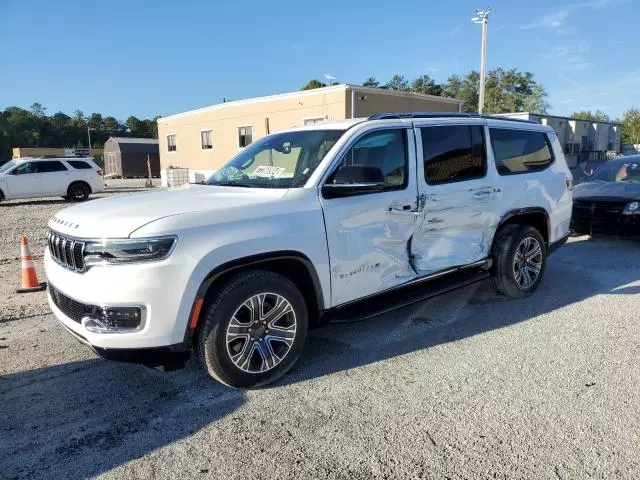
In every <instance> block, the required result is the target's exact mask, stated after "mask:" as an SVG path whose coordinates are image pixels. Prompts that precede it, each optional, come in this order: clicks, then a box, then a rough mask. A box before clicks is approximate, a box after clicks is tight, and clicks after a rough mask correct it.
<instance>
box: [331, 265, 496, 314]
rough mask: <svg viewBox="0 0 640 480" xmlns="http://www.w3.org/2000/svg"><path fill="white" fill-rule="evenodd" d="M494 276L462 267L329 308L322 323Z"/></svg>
mask: <svg viewBox="0 0 640 480" xmlns="http://www.w3.org/2000/svg"><path fill="white" fill-rule="evenodd" d="M490 276H491V273H489V272H488V271H486V270H482V269H477V270H475V271H458V272H456V273H452V274H449V275H446V276H441V277H438V278H434V279H433V280H426V281H424V282H421V283H415V284H411V285H410V286H407V287H404V288H401V289H397V290H393V291H390V292H387V293H382V294H380V295H376V296H375V297H369V298H368V299H365V300H361V301H358V302H354V303H350V304H349V305H346V306H344V307H336V308H333V309H331V310H327V311H325V312H324V314H323V319H322V323H326V322H328V323H351V322H359V321H361V320H366V319H368V318H372V317H376V316H378V315H382V314H383V313H387V312H390V311H393V310H397V309H398V308H402V307H406V306H408V305H413V304H414V303H418V302H423V301H425V300H428V299H430V298H433V297H437V296H438V295H442V294H444V293H448V292H451V291H452V290H457V289H458V288H461V287H465V286H467V285H472V284H474V283H477V282H481V281H483V280H486V279H487V278H489V277H490Z"/></svg>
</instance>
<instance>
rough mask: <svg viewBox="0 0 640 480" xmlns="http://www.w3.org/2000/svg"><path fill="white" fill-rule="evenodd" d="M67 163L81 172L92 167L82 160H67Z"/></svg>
mask: <svg viewBox="0 0 640 480" xmlns="http://www.w3.org/2000/svg"><path fill="white" fill-rule="evenodd" d="M67 162H68V163H69V165H71V166H72V167H73V168H78V169H80V170H86V169H89V168H91V165H89V164H88V163H87V162H83V161H81V160H67Z"/></svg>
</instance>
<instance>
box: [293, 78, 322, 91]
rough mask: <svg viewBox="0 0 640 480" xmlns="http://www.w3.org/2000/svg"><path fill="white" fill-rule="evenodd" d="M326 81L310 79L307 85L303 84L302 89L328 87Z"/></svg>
mask: <svg viewBox="0 0 640 480" xmlns="http://www.w3.org/2000/svg"><path fill="white" fill-rule="evenodd" d="M326 86H327V84H326V83H322V82H321V81H320V80H316V79H315V78H314V79H313V80H309V81H308V82H307V84H306V85H305V86H303V87H302V88H301V89H300V90H313V89H314V88H322V87H326Z"/></svg>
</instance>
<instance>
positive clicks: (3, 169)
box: [0, 160, 18, 173]
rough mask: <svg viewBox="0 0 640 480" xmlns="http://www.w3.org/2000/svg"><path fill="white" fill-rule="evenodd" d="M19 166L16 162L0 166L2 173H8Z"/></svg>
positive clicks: (11, 161) (12, 161) (10, 161)
mask: <svg viewBox="0 0 640 480" xmlns="http://www.w3.org/2000/svg"><path fill="white" fill-rule="evenodd" d="M17 164H18V162H16V161H15V160H9V161H8V162H7V163H5V164H4V165H0V173H4V172H6V171H7V170H9V169H11V168H13V167H15V166H16V165H17Z"/></svg>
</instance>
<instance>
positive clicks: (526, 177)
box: [488, 125, 573, 243]
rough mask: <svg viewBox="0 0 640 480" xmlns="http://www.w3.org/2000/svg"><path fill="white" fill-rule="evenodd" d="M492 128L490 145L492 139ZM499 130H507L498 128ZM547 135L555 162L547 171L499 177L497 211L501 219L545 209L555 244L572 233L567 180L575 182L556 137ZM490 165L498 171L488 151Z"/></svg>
mask: <svg viewBox="0 0 640 480" xmlns="http://www.w3.org/2000/svg"><path fill="white" fill-rule="evenodd" d="M491 126H492V125H489V127H490V128H489V133H488V138H489V145H491V143H490V136H491V133H490V132H491ZM496 128H506V127H505V126H504V125H496ZM536 130H537V131H544V133H546V134H547V136H548V138H549V142H550V143H551V147H552V150H553V155H554V161H553V163H552V164H551V165H550V166H549V167H547V168H546V169H544V170H539V171H535V172H530V173H523V174H515V175H497V187H498V189H499V190H500V193H499V195H500V198H499V202H498V208H499V209H500V211H499V214H500V218H505V217H506V216H507V215H508V214H509V213H511V212H514V211H517V210H520V209H527V208H544V210H545V211H546V212H547V214H548V217H549V227H550V230H549V243H553V242H555V241H557V240H559V239H561V238H562V237H563V236H565V235H566V234H567V233H568V232H569V224H570V222H571V210H572V204H573V203H572V195H571V191H570V190H569V189H568V188H567V179H572V175H571V171H570V170H569V167H568V166H567V163H566V160H565V158H564V153H563V152H562V147H561V146H560V142H559V141H558V138H557V135H556V134H555V132H553V130H551V129H546V128H545V129H539V130H538V129H536ZM488 151H489V156H490V163H491V164H492V168H495V158H494V156H493V149H492V148H489V149H488Z"/></svg>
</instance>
